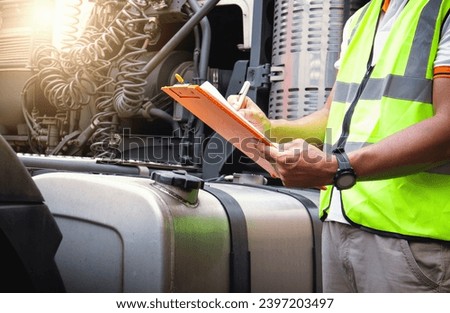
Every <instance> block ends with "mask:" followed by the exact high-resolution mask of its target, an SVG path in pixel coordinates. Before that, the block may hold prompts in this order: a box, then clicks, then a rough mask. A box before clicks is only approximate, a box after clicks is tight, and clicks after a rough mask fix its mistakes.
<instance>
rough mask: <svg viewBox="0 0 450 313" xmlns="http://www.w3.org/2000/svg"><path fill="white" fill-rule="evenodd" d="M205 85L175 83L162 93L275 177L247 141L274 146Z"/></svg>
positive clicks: (164, 88)
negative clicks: (252, 140) (253, 140)
mask: <svg viewBox="0 0 450 313" xmlns="http://www.w3.org/2000/svg"><path fill="white" fill-rule="evenodd" d="M206 84H207V85H206V86H207V87H208V88H205V84H203V85H201V86H199V85H194V84H175V85H173V86H166V87H162V88H161V90H162V91H164V92H165V93H167V94H168V95H169V96H170V97H172V98H173V99H174V100H176V101H177V102H178V103H180V104H181V105H182V106H183V107H185V108H186V109H187V110H189V111H190V112H191V113H192V114H194V115H195V116H196V117H198V118H199V119H200V120H201V121H203V122H204V123H205V124H207V125H208V126H209V127H211V128H212V129H213V130H214V131H216V132H217V133H218V134H219V135H221V136H222V137H223V138H225V140H227V141H228V142H230V143H231V144H233V146H235V147H236V148H238V149H239V150H241V151H242V152H243V153H244V154H245V155H247V156H248V157H249V158H250V159H252V160H253V161H254V162H255V163H256V164H258V165H259V166H261V167H262V168H263V169H264V170H266V171H267V172H268V173H269V174H270V175H271V176H272V177H274V178H275V177H278V173H277V172H276V170H275V168H274V167H273V166H272V164H271V163H270V162H269V161H267V160H266V159H264V158H262V157H260V156H259V154H258V152H257V151H256V150H255V148H253V147H251V145H250V144H249V143H250V142H249V139H251V138H253V139H257V140H259V141H261V142H263V143H265V144H266V145H273V143H272V142H271V141H270V140H269V139H267V137H266V136H264V134H262V133H261V132H260V131H259V130H258V129H257V128H255V127H254V126H253V125H252V124H251V123H250V122H248V121H247V120H246V119H245V118H243V117H242V116H241V115H240V114H239V113H238V112H237V111H236V110H235V109H234V108H233V107H232V106H231V105H230V104H228V103H227V102H226V100H225V98H223V97H222V96H221V95H219V96H218V95H217V93H218V91H217V89H215V88H214V87H212V85H211V84H209V83H206ZM211 88H213V89H214V90H212V89H211ZM211 91H213V92H211Z"/></svg>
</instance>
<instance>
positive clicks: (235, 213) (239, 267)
mask: <svg viewBox="0 0 450 313" xmlns="http://www.w3.org/2000/svg"><path fill="white" fill-rule="evenodd" d="M204 190H205V191H207V192H209V193H210V194H212V195H213V196H214V197H216V198H217V200H219V202H220V203H221V204H222V206H223V207H224V209H225V212H226V214H227V217H228V223H229V225H230V292H238V293H244V292H251V283H250V279H251V276H250V251H249V250H248V232H247V223H246V220H245V215H244V212H243V211H242V208H241V206H240V205H239V203H238V202H237V201H236V200H235V199H234V198H233V197H232V196H231V195H229V194H228V193H226V192H225V191H223V190H220V189H216V188H213V187H211V186H208V185H205V186H204Z"/></svg>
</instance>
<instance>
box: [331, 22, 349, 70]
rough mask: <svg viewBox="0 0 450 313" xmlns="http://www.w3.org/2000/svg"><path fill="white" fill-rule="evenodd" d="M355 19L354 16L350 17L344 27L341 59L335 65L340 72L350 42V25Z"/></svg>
mask: <svg viewBox="0 0 450 313" xmlns="http://www.w3.org/2000/svg"><path fill="white" fill-rule="evenodd" d="M353 18H354V15H352V16H350V18H349V19H348V20H347V22H346V23H345V25H344V30H343V31H342V42H341V52H340V54H339V59H338V60H337V61H336V62H335V63H334V68H335V69H337V70H339V67H340V66H341V58H342V56H343V55H344V53H345V51H346V50H347V47H348V43H349V41H350V35H351V31H350V26H349V25H350V24H351V21H352V19H353Z"/></svg>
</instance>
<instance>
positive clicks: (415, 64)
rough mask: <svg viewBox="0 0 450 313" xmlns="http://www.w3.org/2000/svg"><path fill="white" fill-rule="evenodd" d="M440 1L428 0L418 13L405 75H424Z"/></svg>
mask: <svg viewBox="0 0 450 313" xmlns="http://www.w3.org/2000/svg"><path fill="white" fill-rule="evenodd" d="M441 3H442V0H440V1H437V0H436V1H428V3H427V4H426V5H425V7H424V8H423V10H422V12H421V13H420V18H419V23H418V24H417V28H416V33H415V35H414V39H413V43H412V46H411V52H410V55H409V58H408V64H407V66H406V70H405V76H415V77H426V74H427V69H428V60H429V58H430V52H431V45H432V43H433V38H434V30H435V27H436V19H437V17H438V15H439V14H438V13H439V10H440V8H441Z"/></svg>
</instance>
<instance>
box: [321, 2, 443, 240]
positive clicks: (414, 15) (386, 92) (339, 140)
mask: <svg viewBox="0 0 450 313" xmlns="http://www.w3.org/2000/svg"><path fill="white" fill-rule="evenodd" d="M381 6H382V0H373V1H372V2H370V3H369V4H367V5H366V6H365V7H363V8H362V9H360V10H359V11H358V12H356V13H355V14H356V15H355V17H354V18H353V19H352V22H353V25H350V26H353V28H352V33H351V39H350V42H349V45H348V50H347V52H346V53H345V55H343V56H342V63H341V67H340V70H339V73H338V76H337V79H336V85H335V88H336V89H335V96H334V99H333V102H332V105H331V109H330V114H329V121H328V125H327V134H326V138H325V151H326V152H329V151H331V150H332V149H334V148H336V147H337V146H339V147H344V149H345V151H346V152H347V153H349V152H352V151H355V150H357V149H360V148H362V147H364V146H366V145H370V144H373V143H376V142H378V141H380V140H382V139H383V138H386V137H387V136H389V135H391V134H394V133H396V132H398V131H400V130H402V129H404V128H406V127H409V126H410V125H413V124H416V123H418V122H420V121H422V120H424V119H427V118H430V117H432V116H433V114H434V113H433V105H432V86H433V61H434V59H435V57H436V53H437V47H438V43H439V39H440V31H441V25H442V24H443V22H444V20H445V18H446V15H447V13H448V11H449V7H450V1H447V0H414V1H409V2H408V3H407V4H406V6H405V8H404V9H403V11H402V12H401V13H400V15H399V17H398V19H397V20H396V21H395V24H394V25H393V27H392V29H391V32H390V34H389V36H388V38H387V40H386V43H385V46H384V48H383V50H382V52H381V54H380V59H379V61H377V64H376V65H375V66H374V67H372V66H371V56H372V47H373V40H374V35H375V30H376V28H377V21H378V17H379V15H380V11H381ZM367 162H370V160H367ZM332 192H339V191H338V190H337V189H335V188H334V187H333V186H329V187H328V189H327V190H326V191H324V192H322V193H321V205H320V216H321V218H322V219H325V218H326V215H327V211H328V208H329V206H330V199H331V194H332ZM341 199H342V203H341V204H342V208H343V213H344V217H345V218H346V219H347V220H348V221H349V223H350V224H352V225H355V226H358V227H360V228H362V229H366V230H369V231H372V232H376V233H380V234H385V235H390V236H394V237H399V236H400V237H407V238H411V237H413V238H421V239H423V238H431V239H438V240H444V241H450V163H449V164H446V165H442V166H440V167H436V168H433V169H431V170H428V171H424V172H420V173H417V174H413V175H408V176H403V177H398V178H392V179H385V180H377V181H367V182H357V183H356V185H355V186H354V187H353V188H351V189H347V190H343V191H341Z"/></svg>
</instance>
